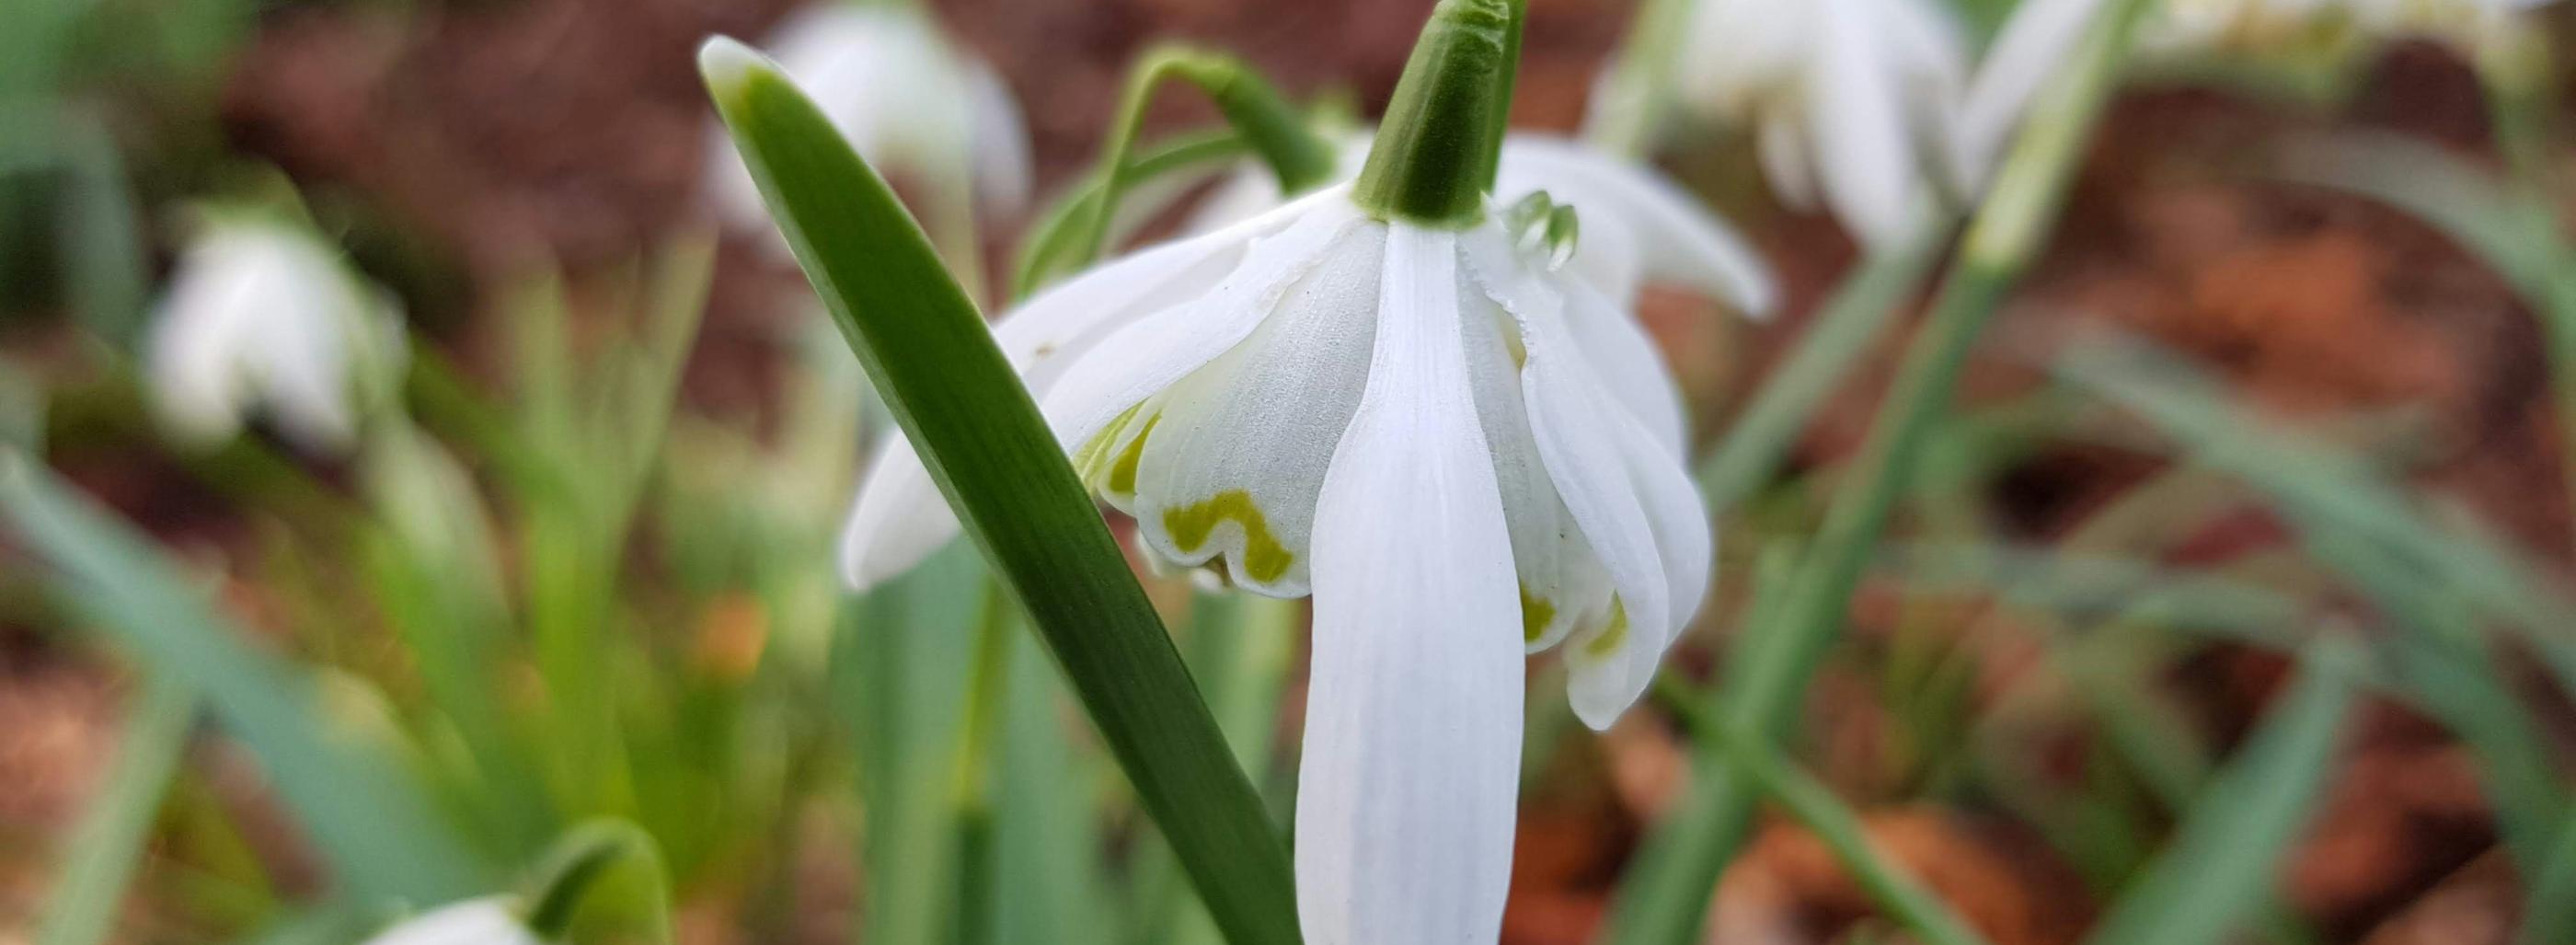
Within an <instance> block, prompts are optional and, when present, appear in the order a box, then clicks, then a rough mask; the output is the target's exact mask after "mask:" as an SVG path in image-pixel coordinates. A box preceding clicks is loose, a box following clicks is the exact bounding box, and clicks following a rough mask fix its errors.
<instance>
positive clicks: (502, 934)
mask: <svg viewBox="0 0 2576 945" xmlns="http://www.w3.org/2000/svg"><path fill="white" fill-rule="evenodd" d="M509 903H510V900H509V897H506V896H491V897H487V898H483V899H468V900H466V901H464V902H458V903H453V904H450V905H446V906H441V907H439V908H437V909H432V910H430V911H428V912H424V913H421V914H420V915H418V916H414V917H412V918H410V919H408V920H405V921H404V922H403V923H402V924H400V925H397V926H394V927H393V928H390V929H386V930H385V931H383V932H380V933H377V935H376V937H374V938H370V939H368V940H366V942H365V943H364V945H538V942H537V937H536V936H535V935H534V934H531V933H530V932H529V931H528V927H527V926H525V925H522V924H520V922H519V918H518V916H516V915H514V914H512V913H511V911H510V905H509Z"/></svg>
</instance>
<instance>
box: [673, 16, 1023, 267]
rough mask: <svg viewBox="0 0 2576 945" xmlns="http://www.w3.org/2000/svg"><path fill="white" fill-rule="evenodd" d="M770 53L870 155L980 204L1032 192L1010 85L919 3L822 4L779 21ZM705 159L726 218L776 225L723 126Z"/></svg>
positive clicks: (1007, 208) (979, 208)
mask: <svg viewBox="0 0 2576 945" xmlns="http://www.w3.org/2000/svg"><path fill="white" fill-rule="evenodd" d="M767 52H768V53H769V55H770V56H771V58H773V59H775V60H776V61H777V62H778V64H779V68H780V69H782V70H784V71H785V72H786V73H787V75H788V76H789V77H790V78H792V79H794V80H796V84H797V85H799V86H802V87H803V88H804V89H806V90H807V91H808V92H809V93H811V94H812V95H813V97H814V101H815V102H816V103H817V104H819V105H820V106H821V107H822V108H823V113H824V115H825V116H826V117H828V118H830V119H831V121H832V125H833V127H836V128H839V129H840V131H841V134H842V135H843V136H845V137H847V138H848V139H849V141H850V145H851V147H853V148H855V149H857V150H858V152H859V154H860V155H861V156H862V157H865V158H867V160H868V163H870V164H873V165H875V166H877V167H879V168H884V169H886V170H887V171H888V172H889V173H891V174H894V175H897V176H901V177H906V178H909V179H912V180H916V181H929V182H932V183H935V184H947V185H954V186H959V187H961V188H964V189H967V190H969V191H971V196H972V200H973V202H974V206H975V209H976V212H977V213H979V214H984V215H1007V214H1011V213H1016V212H1018V211H1019V210H1020V208H1021V207H1022V206H1023V205H1024V204H1026V203H1027V202H1028V199H1029V187H1030V184H1029V179H1030V175H1031V170H1030V159H1029V136H1028V129H1027V127H1026V124H1025V123H1024V122H1023V121H1022V120H1021V117H1020V109H1019V105H1018V104H1017V103H1016V102H1015V101H1013V100H1012V98H1011V92H1010V88H1009V87H1008V86H1006V85H1004V84H1003V83H1002V79H1001V76H1000V75H998V74H996V73H995V72H994V71H993V69H992V67H991V66H990V65H987V64H986V63H985V62H984V61H983V60H981V59H979V58H976V57H975V56H973V55H972V54H969V53H967V52H965V51H963V50H960V49H958V48H957V47H956V46H955V45H954V44H952V43H950V42H949V40H948V38H947V37H946V36H944V35H942V34H941V33H940V31H939V28H938V26H937V25H936V24H935V23H933V22H931V20H930V19H929V18H928V16H927V15H926V14H924V13H922V12H921V11H919V10H917V9H914V8H912V7H910V6H908V5H903V4H851V3H834V2H826V3H819V4H816V5H814V6H809V7H807V8H805V9H803V10H800V11H798V12H797V13H796V14H794V15H793V16H790V17H789V18H788V19H787V20H786V21H785V22H784V23H782V24H780V25H779V27H778V29H777V31H776V32H775V33H774V34H772V36H771V38H770V40H769V43H768V46H767ZM707 166H708V167H710V168H713V169H715V171H714V173H715V175H716V176H715V177H714V179H713V182H712V183H713V187H714V197H715V200H716V203H717V208H718V209H719V210H720V211H721V212H722V213H723V214H724V215H725V218H726V219H727V220H729V221H731V222H733V223H735V224H736V225H739V226H741V227H743V228H745V229H753V230H773V229H774V227H773V224H772V223H771V221H770V218H769V210H768V208H767V207H766V206H765V205H763V204H762V203H761V199H760V189H759V187H758V186H756V185H754V184H753V183H752V180H751V172H750V171H748V170H746V169H745V168H744V167H743V166H742V156H741V155H740V154H737V153H735V151H734V148H733V145H732V142H731V140H730V139H729V138H728V137H727V136H726V135H725V133H724V129H722V128H717V129H715V132H714V134H713V135H712V136H711V141H710V145H709V157H708V165H707ZM961 174H962V175H965V179H964V180H959V179H958V178H959V175H961ZM780 245H781V247H782V248H783V247H784V245H785V244H784V243H783V242H781V243H780Z"/></svg>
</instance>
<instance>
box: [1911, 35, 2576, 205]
mask: <svg viewBox="0 0 2576 945" xmlns="http://www.w3.org/2000/svg"><path fill="white" fill-rule="evenodd" d="M2550 2H2553V0H2163V2H2160V3H2157V4H2156V5H2155V6H2154V7H2153V8H2152V9H2150V10H2149V11H2148V12H2147V14H2146V20H2145V22H2143V23H2141V24H2140V25H2139V30H2140V33H2139V37H2138V51H2139V53H2140V54H2141V55H2145V56H2162V57H2183V56H2192V55H2202V54H2209V53H2227V54H2262V53H2266V52H2274V51H2282V50H2302V49H2304V50H2313V49H2316V48H2318V47H2319V46H2320V44H2323V45H2324V46H2326V47H2328V48H2332V47H2336V46H2355V48H2368V46H2369V45H2371V44H2375V43H2377V42H2380V41H2387V40H2395V39H2406V38H2426V39H2434V40H2439V41H2442V42H2447V43H2450V44H2452V45H2453V46H2455V47H2458V48H2459V49H2461V50H2463V51H2464V52H2467V53H2470V54H2472V55H2475V54H2476V53H2477V52H2479V51H2480V50H2481V49H2483V48H2484V47H2486V46H2488V45H2490V44H2493V43H2495V42H2498V41H2500V40H2501V39H2503V38H2505V37H2506V36H2508V35H2509V34H2510V32H2511V31H2512V30H2513V29H2515V28H2516V24H2517V23H2518V22H2519V17H2520V15H2521V14H2523V13H2524V12H2527V11H2529V10H2532V9H2536V8H2538V7H2540V6H2543V5H2545V4H2548V3H2550ZM2104 6H2105V5H2104V0H2025V2H2024V3H2023V4H2022V5H2021V7H2020V8H2019V9H2017V10H2015V11H2014V12H2013V16H2012V18H2011V19H2010V20H2008V21H2007V22H2005V24H2004V28H2003V30H2002V31H2001V32H2000V33H1998V34H1996V36H1995V42H1994V45H1993V46H1992V47H1991V48H1990V49H1988V50H1987V53H1986V59H1985V62H1984V64H1982V65H1981V66H1979V67H1978V70H1977V75H1976V78H1975V80H1974V81H1973V82H1972V83H1971V84H1970V86H1969V89H1968V93H1967V99H1966V103H1965V104H1964V105H1963V106H1962V111H1961V115H1960V120H1959V129H1960V130H1959V136H1960V139H1961V142H1962V144H1961V149H1962V151H1963V152H1964V153H1966V154H1967V155H1968V159H1967V163H1968V164H1969V165H1971V166H1976V167H1986V166H1991V157H1992V156H1993V155H1996V154H1998V153H2000V152H2001V150H2002V148H2003V145H2004V143H2005V141H2006V140H2007V139H2009V137H2010V136H2011V134H2012V132H2013V130H2014V129H2015V128H2016V127H2018V126H2019V124H2020V122H2021V118H2022V113H2023V112H2024V111H2025V110H2026V109H2028V108H2029V106H2030V104H2031V102H2032V100H2033V99H2035V98H2036V97H2037V96H2038V93H2039V89H2040V88H2041V86H2043V85H2045V84H2046V83H2047V82H2048V81H2050V80H2051V79H2052V78H2054V77H2055V76H2057V75H2059V74H2060V73H2062V72H2063V71H2064V70H2065V68H2066V66H2067V60H2068V59H2069V58H2070V57H2071V56H2073V55H2074V53H2075V48H2076V46H2077V44H2078V43H2079V42H2081V41H2082V39H2083V36H2084V31H2085V29H2086V27H2087V26H2088V25H2089V24H2091V23H2092V22H2093V21H2094V19H2095V18H2096V15H2097V14H2098V13H2100V12H2101V11H2102V10H2103V9H2104ZM2355 44H2358V45H2357V46H2356V45H2355Z"/></svg>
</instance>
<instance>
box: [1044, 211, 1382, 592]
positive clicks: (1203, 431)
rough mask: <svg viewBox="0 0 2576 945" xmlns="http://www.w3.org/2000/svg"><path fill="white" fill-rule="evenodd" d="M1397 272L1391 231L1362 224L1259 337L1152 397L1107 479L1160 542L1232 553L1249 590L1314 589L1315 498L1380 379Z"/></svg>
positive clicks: (1188, 554)
mask: <svg viewBox="0 0 2576 945" xmlns="http://www.w3.org/2000/svg"><path fill="white" fill-rule="evenodd" d="M1385 265H1386V228H1385V227H1384V226H1375V225H1361V226H1358V227H1354V228H1352V229H1351V230H1350V231H1349V232H1348V234H1347V235H1345V236H1343V237H1342V238H1341V239H1340V240H1339V241H1337V242H1336V243H1334V244H1333V245H1331V246H1329V247H1327V248H1326V249H1325V250H1324V254H1323V258H1322V259H1320V260H1319V261H1318V262H1317V263H1316V265H1315V266H1314V268H1313V270H1312V271H1311V272H1309V273H1308V274H1307V275H1306V276H1305V277H1304V279H1303V280H1301V281H1300V282H1299V283H1298V285H1297V286H1295V287H1294V288H1292V289H1291V290H1290V291H1289V292H1288V294H1287V296H1286V298H1285V299H1283V300H1282V301H1281V303H1280V304H1279V305H1278V306H1277V308H1276V309H1275V310H1273V311H1272V313H1271V314H1270V316H1269V317H1267V318H1265V319H1263V320H1262V322H1261V324H1260V327H1258V328H1257V329H1255V330H1254V331H1253V333H1252V336H1251V337H1249V338H1246V339H1245V340H1244V341H1243V343H1242V344H1239V345H1236V346H1234V347H1233V348H1232V349H1230V350H1228V351H1226V352H1225V353H1224V354H1222V355H1219V356H1217V358H1216V359H1215V360H1213V361H1211V362H1209V363H1208V364H1207V365H1206V366H1204V367H1201V368H1199V369H1198V370H1197V371H1194V372H1192V373H1191V374H1190V375H1189V376H1188V377H1186V378H1184V379H1182V380H1181V381H1179V382H1178V383H1175V384H1173V385H1172V386H1171V388H1170V389H1168V390H1166V391H1164V392H1162V393H1161V394H1159V395H1157V396H1155V397H1153V398H1152V399H1150V400H1148V401H1147V402H1146V404H1145V407H1144V408H1143V409H1142V410H1141V411H1139V416H1138V417H1137V418H1135V419H1134V420H1133V421H1132V423H1133V426H1134V427H1135V429H1134V430H1133V434H1134V435H1133V436H1126V437H1122V439H1121V442H1120V443H1119V444H1118V446H1119V449H1118V450H1116V451H1114V452H1109V453H1107V454H1106V464H1107V466H1108V467H1109V469H1108V470H1107V472H1106V473H1105V474H1102V473H1095V474H1094V475H1095V481H1096V482H1099V484H1100V491H1101V494H1102V495H1103V496H1105V497H1107V498H1109V499H1110V501H1111V502H1112V503H1116V504H1119V505H1120V507H1121V508H1123V509H1126V510H1127V511H1128V512H1129V513H1130V514H1133V515H1134V516H1135V517H1136V523H1137V532H1138V534H1139V535H1141V536H1142V537H1143V538H1144V540H1145V542H1146V543H1147V544H1148V545H1149V546H1151V547H1153V548H1154V549H1155V550H1157V551H1159V552H1161V553H1162V554H1163V555H1164V556H1165V557H1166V558H1168V559H1170V560H1172V561H1176V562H1179V563H1182V564H1189V565H1195V564H1200V563H1204V562H1206V561H1208V560H1210V559H1212V558H1215V557H1216V556H1218V555H1223V556H1224V559H1225V562H1226V571H1227V573H1228V574H1229V575H1231V576H1232V577H1233V578H1234V580H1236V581H1237V582H1238V583H1241V584H1242V585H1243V586H1245V587H1249V588H1251V589H1253V590H1257V591H1260V592H1262V593H1265V594H1270V595H1273V596H1279V597H1302V596H1304V595H1305V593H1306V590H1307V575H1308V573H1309V567H1308V566H1309V563H1310V543H1309V538H1310V536H1311V535H1312V534H1313V527H1314V515H1315V496H1316V494H1317V492H1318V491H1319V490H1320V489H1321V488H1322V486H1323V481H1324V474H1325V470H1326V468H1327V466H1328V465H1329V463H1330V462H1331V458H1332V454H1333V444H1334V443H1335V442H1337V441H1339V440H1340V439H1341V436H1342V431H1343V430H1344V429H1345V428H1346V427H1347V426H1348V424H1349V422H1350V417H1351V412H1352V411H1353V410H1355V409H1357V408H1358V406H1359V401H1360V392H1361V390H1362V388H1363V387H1364V386H1365V385H1366V384H1367V381H1368V364H1369V352H1370V350H1371V344H1372V341H1373V338H1374V333H1375V327H1376V322H1377V315H1378V313H1377V294H1378V278H1379V274H1380V270H1381V269H1382V268H1384V266H1385ZM1149 431H1150V432H1149ZM1122 432H1126V431H1122ZM1139 441H1141V443H1140V442H1139Z"/></svg>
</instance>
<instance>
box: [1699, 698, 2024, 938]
mask: <svg viewBox="0 0 2576 945" xmlns="http://www.w3.org/2000/svg"><path fill="white" fill-rule="evenodd" d="M1677 681H1678V678H1677V677H1674V676H1671V675H1666V676H1662V677H1659V678H1657V679H1656V681H1655V682H1656V685H1657V687H1658V695H1659V696H1663V697H1664V699H1663V701H1664V702H1665V704H1667V705H1670V706H1672V707H1674V708H1675V709H1677V710H1678V711H1680V712H1681V713H1682V715H1683V718H1684V719H1686V720H1687V721H1688V722H1689V723H1690V730H1691V735H1692V737H1693V738H1695V739H1701V740H1704V741H1706V742H1707V743H1708V744H1710V745H1713V746H1715V747H1716V748H1717V750H1718V751H1719V752H1720V753H1722V754H1724V755H1725V756H1726V759H1727V763H1728V764H1730V765H1733V766H1734V768H1735V769H1736V770H1738V771H1741V772H1743V773H1744V776H1745V777H1746V778H1749V779H1751V780H1752V781H1753V783H1755V784H1757V785H1760V786H1761V788H1762V792H1763V793H1765V794H1768V795H1770V797H1771V800H1772V801H1773V802H1774V803H1776V804H1779V805H1780V807H1781V809H1783V810H1786V811H1788V812H1789V816H1790V817H1791V818H1793V819H1795V820H1797V821H1798V824H1799V826H1802V827H1805V828H1807V832H1808V833H1811V834H1813V835H1815V837H1816V839H1817V840H1818V841H1820V842H1822V843H1823V844H1824V845H1825V849H1826V850H1828V851H1830V852H1831V853H1832V854H1833V856H1834V860H1835V861H1836V862H1838V863H1841V864H1842V867H1843V869H1844V870H1845V871H1846V872H1848V873H1850V874H1851V877H1852V880H1853V881H1854V882H1856V883H1858V884H1859V885H1860V887H1861V890H1862V891H1863V892H1865V893H1867V894H1868V895H1869V897H1870V898H1871V899H1874V900H1877V902H1878V904H1879V907H1880V908H1882V909H1885V910H1887V914H1888V916H1889V917H1890V918H1893V919H1895V920H1896V921H1897V922H1899V923H1902V924H1903V925H1904V926H1905V928H1906V930H1907V931H1910V932H1912V933H1914V935H1915V936H1916V937H1917V938H1920V939H1922V940H1923V941H1924V942H1926V943H1929V945H1986V938H1985V936H1983V935H1979V934H1978V933H1977V930H1976V929H1975V928H1974V927H1972V926H1970V925H1969V924H1968V922H1967V920H1966V919H1963V918H1960V916H1959V913H1958V911H1957V910H1955V909H1952V908H1950V904H1949V903H1947V902H1944V901H1942V900H1941V898H1940V897H1938V896H1935V895H1933V894H1932V891H1931V890H1929V889H1927V888H1925V887H1924V886H1923V884H1922V882H1921V881H1919V880H1916V879H1915V878H1914V877H1913V876H1912V875H1910V874H1908V873H1906V872H1905V871H1904V870H1902V869H1900V868H1898V867H1897V866H1896V864H1894V863H1892V862H1889V860H1888V858H1887V856H1886V855H1885V854H1884V853H1882V852H1881V851H1880V850H1879V849H1878V845H1877V844H1876V843H1874V842H1872V841H1871V840H1870V837H1869V828H1868V827H1867V825H1865V824H1864V823H1862V821H1861V819H1860V815H1859V814H1858V813H1856V812H1854V811H1853V810H1852V809H1851V807H1850V806H1849V805H1846V804H1844V803H1843V802H1842V799H1841V798H1838V797H1835V796H1834V792H1833V789H1832V788H1829V787H1826V786H1825V784H1824V782H1822V781H1818V780H1816V777H1815V775H1812V774H1808V773H1807V772H1806V771H1805V770H1804V769H1801V768H1799V767H1798V765H1797V764H1796V763H1794V762H1791V761H1790V760H1789V759H1787V758H1784V757H1781V755H1780V752H1779V751H1778V750H1777V749H1774V748H1772V747H1771V746H1770V745H1768V744H1765V743H1764V742H1763V741H1762V739H1761V738H1759V737H1757V736H1755V735H1754V734H1753V733H1751V732H1748V731H1745V730H1744V729H1742V728H1741V727H1740V726H1738V725H1736V724H1735V723H1731V722H1728V721H1727V720H1726V718H1725V716H1724V715H1722V714H1720V713H1719V712H1718V711H1717V707H1716V706H1714V705H1712V704H1711V702H1710V700H1709V699H1708V697H1707V696H1705V695H1701V694H1697V693H1692V692H1690V691H1688V689H1687V687H1684V686H1680V685H1675V684H1674V683H1676V682H1677Z"/></svg>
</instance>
